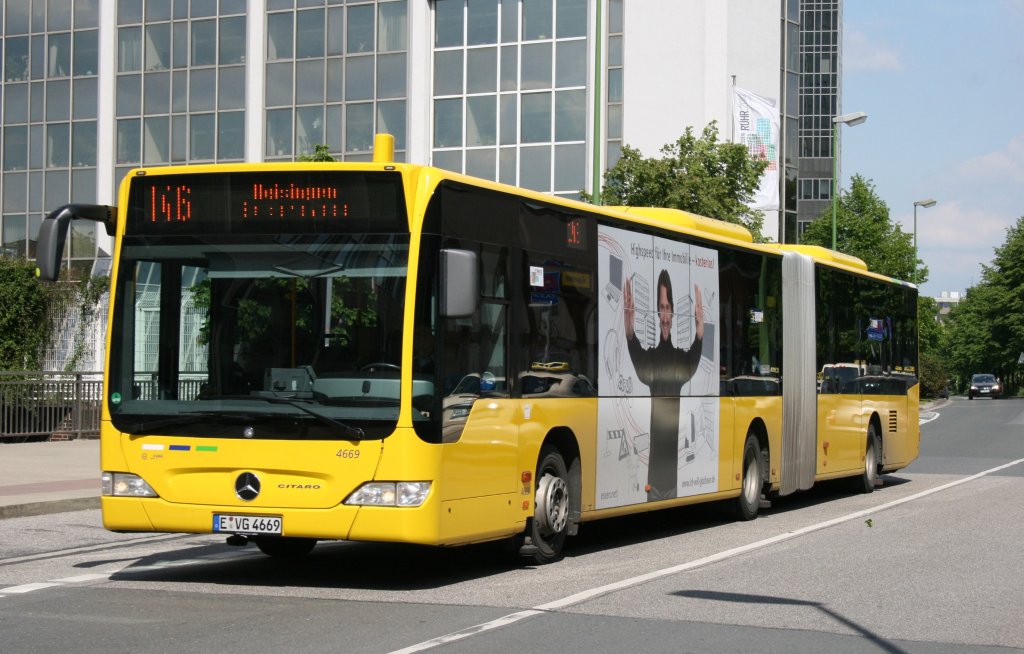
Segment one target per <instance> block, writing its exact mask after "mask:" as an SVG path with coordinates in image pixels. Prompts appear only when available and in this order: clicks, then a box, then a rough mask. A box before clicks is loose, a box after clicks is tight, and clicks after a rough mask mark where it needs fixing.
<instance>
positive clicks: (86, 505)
mask: <svg viewBox="0 0 1024 654" xmlns="http://www.w3.org/2000/svg"><path fill="white" fill-rule="evenodd" d="M98 508H100V498H98V497H76V498H71V499H66V500H54V501H52V502H29V503H27V504H12V505H10V506H0V520H4V519H7V518H25V517H28V516H34V515H49V514H51V513H65V512H67V511H84V510H86V509H98Z"/></svg>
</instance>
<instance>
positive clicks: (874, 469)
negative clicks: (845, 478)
mask: <svg viewBox="0 0 1024 654" xmlns="http://www.w3.org/2000/svg"><path fill="white" fill-rule="evenodd" d="M878 449H879V448H878V431H877V430H876V429H875V423H871V424H869V425H868V439H867V444H866V445H865V449H864V470H863V472H861V475H860V479H859V480H858V483H857V489H858V490H859V491H860V492H862V493H870V492H872V491H873V490H875V481H876V480H877V479H878Z"/></svg>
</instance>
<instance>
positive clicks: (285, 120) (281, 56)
mask: <svg viewBox="0 0 1024 654" xmlns="http://www.w3.org/2000/svg"><path fill="white" fill-rule="evenodd" d="M315 4H319V5H320V6H312V7H311V6H308V5H315ZM323 4H324V3H315V2H314V3H310V2H306V3H299V7H298V8H297V9H296V8H295V7H294V3H273V2H270V3H268V4H267V10H268V14H267V61H266V62H265V66H266V68H265V70H266V91H265V96H264V103H265V111H266V117H267V120H266V130H267V131H266V141H265V148H266V149H265V152H264V155H265V157H266V158H267V159H268V160H291V159H294V158H295V157H298V156H302V155H308V154H312V152H313V150H314V149H315V147H316V146H317V145H327V147H328V150H329V152H330V153H331V155H332V156H334V157H335V159H338V160H352V161H358V160H368V159H369V158H371V156H372V149H373V135H374V133H376V132H385V131H387V132H388V133H390V134H392V135H394V137H395V158H396V159H401V158H402V157H403V156H404V152H405V148H406V145H405V136H406V129H405V124H406V115H405V113H406V111H405V107H406V96H407V85H406V70H407V58H408V47H409V46H408V40H409V37H408V12H409V6H408V0H377V1H376V2H362V1H361V2H359V3H358V4H357V3H356V2H349V3H348V5H347V6H335V5H337V4H339V3H326V4H327V5H328V6H326V7H324V6H323Z"/></svg>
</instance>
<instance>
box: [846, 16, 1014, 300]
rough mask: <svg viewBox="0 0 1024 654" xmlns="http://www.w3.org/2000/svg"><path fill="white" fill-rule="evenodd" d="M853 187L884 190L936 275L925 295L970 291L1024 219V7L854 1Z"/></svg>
mask: <svg viewBox="0 0 1024 654" xmlns="http://www.w3.org/2000/svg"><path fill="white" fill-rule="evenodd" d="M842 65H843V71H842V75H843V80H842V95H843V97H842V106H841V108H840V112H841V113H843V114H848V113H852V112H855V111H864V112H867V114H868V119H867V122H865V123H863V124H861V125H857V126H855V127H847V126H842V127H840V129H841V130H842V131H843V134H842V136H841V138H840V143H841V147H842V152H841V159H840V165H841V172H840V180H841V183H842V184H843V187H844V188H849V180H850V177H851V176H852V175H854V174H859V175H861V176H862V177H865V178H868V179H870V180H871V181H872V183H873V184H874V187H875V192H876V194H877V195H878V197H879V198H881V199H882V200H883V201H884V202H885V203H886V204H887V205H888V207H889V215H890V218H891V219H892V220H893V221H894V222H897V223H899V224H901V226H902V229H903V231H905V232H907V233H913V231H914V202H915V201H919V200H926V199H934V200H936V201H937V204H936V205H935V206H934V207H931V208H927V209H926V208H921V207H919V208H918V210H917V242H918V256H919V258H920V259H922V260H923V261H924V263H925V265H926V266H928V272H929V279H928V281H927V282H925V283H924V284H922V285H921V292H922V294H924V295H931V296H933V297H935V296H938V295H939V294H940V293H941V292H942V291H959V292H963V291H965V290H967V289H968V288H969V287H971V286H974V285H976V284H978V283H979V282H980V281H981V272H982V264H990V263H991V261H992V258H993V256H994V249H995V248H996V247H998V246H1000V245H1002V244H1003V243H1004V241H1005V240H1006V230H1007V229H1008V228H1009V227H1011V226H1013V225H1015V224H1016V223H1017V220H1018V219H1019V218H1021V217H1022V216H1024V120H1021V119H1020V117H1019V116H1020V115H1021V113H1022V111H1024V0H973V1H971V2H965V1H964V0H898V1H893V0H846V1H845V2H843V53H842Z"/></svg>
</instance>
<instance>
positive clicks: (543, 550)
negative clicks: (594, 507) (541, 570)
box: [529, 446, 570, 563]
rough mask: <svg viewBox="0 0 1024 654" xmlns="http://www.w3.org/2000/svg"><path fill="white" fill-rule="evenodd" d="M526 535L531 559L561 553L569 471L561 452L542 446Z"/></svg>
mask: <svg viewBox="0 0 1024 654" xmlns="http://www.w3.org/2000/svg"><path fill="white" fill-rule="evenodd" d="M534 504H535V508H534V512H533V519H532V520H531V521H530V529H529V537H530V544H531V545H532V548H531V550H530V551H531V554H530V556H531V558H532V559H533V560H534V561H535V562H537V563H550V562H552V561H556V560H558V559H559V558H560V557H561V556H562V547H563V546H564V545H565V538H566V536H567V535H568V533H569V505H570V497H569V472H568V469H567V468H566V467H565V460H564V459H563V458H562V455H561V454H560V453H559V452H558V450H556V449H555V448H553V447H550V446H545V447H544V448H543V449H542V450H541V453H540V462H539V463H538V465H537V493H536V498H535V502H534Z"/></svg>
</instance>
